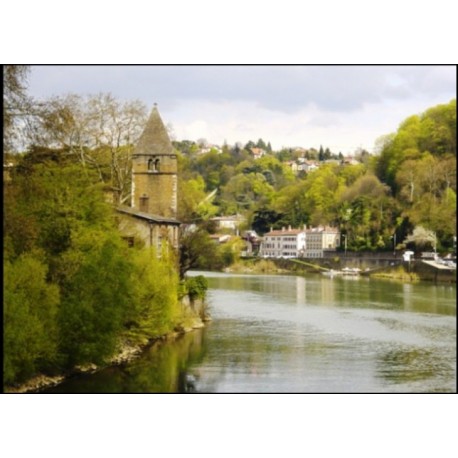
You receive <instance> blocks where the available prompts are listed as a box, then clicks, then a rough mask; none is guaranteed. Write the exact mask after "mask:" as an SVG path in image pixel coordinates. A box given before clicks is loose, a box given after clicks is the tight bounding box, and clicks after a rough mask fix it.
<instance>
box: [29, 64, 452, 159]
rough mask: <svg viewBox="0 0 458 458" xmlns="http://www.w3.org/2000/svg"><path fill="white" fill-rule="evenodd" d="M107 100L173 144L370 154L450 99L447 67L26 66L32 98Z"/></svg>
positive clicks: (448, 67)
mask: <svg viewBox="0 0 458 458" xmlns="http://www.w3.org/2000/svg"><path fill="white" fill-rule="evenodd" d="M100 92H109V93H111V94H113V95H114V96H115V97H116V98H118V99H120V100H134V99H139V100H141V101H142V102H143V103H145V105H146V106H147V107H148V110H150V109H152V107H153V104H154V103H157V104H158V109H159V112H160V114H161V117H162V119H163V121H164V123H165V124H167V125H171V126H172V127H173V136H174V137H175V139H176V140H194V141H196V140H198V139H202V138H204V139H206V140H207V141H208V142H209V143H212V144H217V145H222V144H223V143H224V142H227V143H228V144H229V145H233V144H235V143H236V142H241V143H242V144H245V143H246V142H248V141H249V140H252V141H254V142H256V141H257V140H258V139H259V138H262V139H263V140H264V141H265V142H266V143H267V142H270V143H271V145H272V148H273V149H274V150H278V149H281V148H283V147H299V146H300V147H304V148H311V147H314V148H317V149H318V148H319V147H320V146H321V145H322V146H323V148H326V147H327V148H329V149H330V150H331V151H332V152H333V153H339V152H342V153H343V154H344V155H351V154H352V153H354V152H355V151H356V150H357V149H358V148H364V149H366V150H367V151H369V152H371V153H372V152H374V146H375V143H376V140H377V139H378V138H379V137H381V136H383V135H386V134H389V133H391V132H395V131H396V129H397V128H398V126H399V124H400V123H401V122H402V121H403V120H404V119H405V118H407V117H408V116H411V115H413V114H419V113H422V112H424V111H425V110H426V109H428V108H430V107H432V106H435V105H438V104H441V103H448V102H449V101H450V100H451V99H453V98H456V69H455V67H454V66H173V65H170V66H32V68H31V74H30V76H29V94H30V95H32V96H33V97H36V98H38V99H46V98H48V97H50V96H55V95H65V94H67V93H76V94H81V95H88V94H97V93H100Z"/></svg>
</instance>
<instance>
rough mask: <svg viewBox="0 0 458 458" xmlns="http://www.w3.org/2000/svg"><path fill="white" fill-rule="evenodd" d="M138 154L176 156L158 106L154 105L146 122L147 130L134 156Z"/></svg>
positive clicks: (142, 135) (136, 147)
mask: <svg viewBox="0 0 458 458" xmlns="http://www.w3.org/2000/svg"><path fill="white" fill-rule="evenodd" d="M138 154H146V155H150V154H155V155H156V154H159V155H164V154H167V155H168V154H175V153H174V149H173V146H172V143H171V142H170V138H169V134H168V133H167V129H166V128H165V126H164V123H163V122H162V119H161V117H160V115H159V111H158V109H157V106H156V104H154V108H153V111H152V112H151V115H150V117H149V119H148V121H147V122H146V126H145V129H144V130H143V133H142V134H141V136H140V139H139V140H138V143H137V145H136V146H135V149H134V155H138Z"/></svg>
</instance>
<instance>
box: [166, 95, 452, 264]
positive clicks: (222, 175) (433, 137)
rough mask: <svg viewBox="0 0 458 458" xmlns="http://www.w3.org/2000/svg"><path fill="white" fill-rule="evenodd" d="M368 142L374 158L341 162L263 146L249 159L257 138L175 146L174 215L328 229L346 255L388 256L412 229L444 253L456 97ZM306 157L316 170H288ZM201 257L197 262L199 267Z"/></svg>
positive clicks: (319, 153) (448, 245)
mask: <svg viewBox="0 0 458 458" xmlns="http://www.w3.org/2000/svg"><path fill="white" fill-rule="evenodd" d="M377 144H378V152H377V154H376V155H370V154H369V153H368V152H367V151H364V150H358V151H356V152H355V155H354V158H353V161H351V162H349V161H345V158H344V157H343V156H342V154H340V153H339V154H335V153H332V152H331V151H330V150H329V149H328V148H323V146H320V148H319V150H316V149H314V148H310V149H303V148H296V149H293V148H290V149H283V150H281V151H277V152H273V151H271V150H268V149H267V148H265V151H264V156H262V157H261V158H255V157H254V156H253V154H252V148H253V147H259V145H266V142H265V141H263V140H262V139H260V140H258V143H256V144H255V143H254V142H251V141H250V142H248V143H247V144H246V145H245V147H241V145H235V146H234V147H232V148H230V147H228V146H227V145H225V146H224V147H223V148H222V151H220V152H219V153H218V151H216V150H215V149H212V150H210V151H209V152H203V153H202V152H201V153H200V154H198V151H199V150H200V148H199V145H198V144H197V143H193V142H189V141H186V142H175V147H176V148H177V149H178V150H180V151H181V152H182V159H181V168H182V176H183V179H184V180H187V184H183V185H182V189H186V191H187V193H186V194H187V195H186V197H182V200H181V203H179V205H180V208H181V214H180V216H181V218H182V220H183V221H184V222H189V223H190V222H193V223H196V222H197V223H200V225H201V226H202V227H205V221H207V220H208V219H209V218H210V217H211V216H213V215H224V214H226V215H227V214H234V213H240V214H243V215H244V216H246V218H247V224H246V228H247V229H248V228H253V229H255V230H256V231H258V233H259V234H260V235H262V234H264V233H265V232H267V231H268V230H269V229H270V228H271V227H273V228H274V229H277V228H281V227H285V226H289V225H291V226H292V227H301V226H302V225H304V224H306V225H312V226H316V225H333V226H337V227H338V228H339V229H340V231H341V233H342V234H343V235H344V236H345V237H346V241H347V245H348V249H349V250H391V249H393V244H394V241H395V240H396V245H397V246H398V248H402V247H404V246H405V244H406V243H411V241H412V239H409V238H408V236H409V235H410V234H412V233H413V230H414V229H415V227H417V226H421V227H424V228H426V229H428V230H430V231H432V232H433V233H435V236H436V239H435V240H436V242H437V246H436V247H437V248H438V249H440V250H451V249H452V246H453V237H454V236H455V235H456V101H455V100H452V101H451V102H449V103H448V104H443V105H438V106H436V107H433V108H430V109H429V110H427V111H426V112H425V113H423V114H420V115H414V116H411V117H409V118H408V119H406V120H405V121H404V122H402V123H401V125H400V126H399V129H398V130H397V132H396V133H393V134H389V135H386V136H384V137H383V138H380V139H379V140H378V142H377ZM306 160H307V161H308V160H312V161H315V164H316V165H317V166H318V167H316V168H315V169H314V170H309V171H307V172H304V171H300V172H297V173H296V174H294V173H293V172H292V169H291V164H292V163H294V162H295V163H296V165H297V164H300V163H304V161H306ZM190 208H193V209H194V210H193V211H190ZM242 229H243V228H242ZM403 242H404V243H403ZM423 248H427V247H423ZM429 248H432V244H429ZM213 251H214V250H213ZM204 253H205V251H204ZM211 256H212V257H213V258H214V259H216V258H215V257H214V253H212V254H211ZM204 257H205V256H203V255H201V256H200V258H201V259H200V262H198V263H197V264H198V265H204V264H205V263H206V261H205V259H203V258H204Z"/></svg>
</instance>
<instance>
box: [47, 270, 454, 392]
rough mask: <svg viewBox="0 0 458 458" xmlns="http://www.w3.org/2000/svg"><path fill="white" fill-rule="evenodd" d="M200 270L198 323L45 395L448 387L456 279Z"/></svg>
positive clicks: (451, 380)
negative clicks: (203, 289)
mask: <svg viewBox="0 0 458 458" xmlns="http://www.w3.org/2000/svg"><path fill="white" fill-rule="evenodd" d="M199 273H200V274H204V275H205V276H206V277H207V278H208V280H209V284H210V290H209V293H208V298H209V303H210V314H211V316H212V318H213V321H212V322H210V323H209V324H208V326H207V327H206V328H204V329H199V330H195V331H193V332H190V333H188V334H186V335H184V336H182V337H180V338H178V339H177V340H175V341H169V342H158V343H156V344H154V345H153V346H152V347H151V348H149V349H147V350H146V351H145V352H144V354H143V355H142V356H141V357H140V358H138V359H136V360H134V361H132V362H130V363H128V364H123V365H121V366H116V367H111V368H107V369H104V370H102V371H99V372H97V373H95V374H87V375H82V376H78V377H74V378H71V379H69V380H67V381H66V382H64V383H62V384H61V385H59V386H56V387H53V388H48V389H47V390H44V391H43V392H45V393H138V392H139V393H158V392H159V393H174V392H204V393H210V392H220V393H221V392H222V393H243V392H244V393H263V392H267V393H269V392H274V393H281V392H287V393H333V392H338V393H347V392H356V393H379V392H389V393H395V392H401V393H413V392H428V393H433V392H455V391H456V285H449V284H433V283H427V282H419V283H414V284H412V283H400V282H394V281H389V280H380V279H369V278H352V277H348V278H343V277H334V278H329V277H325V276H320V275H313V274H311V275H307V276H292V275H236V274H223V273H211V272H199ZM194 274H196V273H194Z"/></svg>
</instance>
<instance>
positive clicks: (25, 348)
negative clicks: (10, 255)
mask: <svg viewBox="0 0 458 458" xmlns="http://www.w3.org/2000/svg"><path fill="white" fill-rule="evenodd" d="M40 258H43V253H40V252H38V251H35V252H29V253H24V254H22V255H21V256H19V257H18V258H17V259H15V260H12V261H9V260H5V261H4V278H3V280H4V304H3V332H4V335H3V345H4V347H3V357H4V361H3V375H4V383H6V384H9V383H13V382H17V381H23V380H25V379H27V378H28V377H30V376H32V375H33V374H34V373H35V372H36V371H37V370H43V369H45V368H49V367H50V365H51V364H52V363H55V362H56V358H57V345H58V335H57V332H58V330H57V314H58V310H59V290H58V287H57V286H56V285H54V284H50V283H48V282H47V281H46V276H47V267H46V265H45V264H44V263H43V262H42V261H41V260H40Z"/></svg>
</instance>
